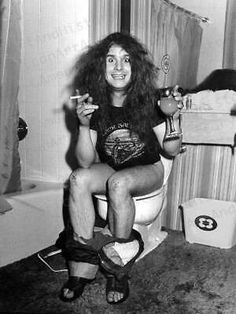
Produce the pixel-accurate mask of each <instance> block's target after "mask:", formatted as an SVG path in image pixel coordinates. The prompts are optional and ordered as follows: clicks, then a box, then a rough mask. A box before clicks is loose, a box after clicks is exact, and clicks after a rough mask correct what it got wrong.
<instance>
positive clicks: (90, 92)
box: [60, 32, 182, 304]
mask: <svg viewBox="0 0 236 314" xmlns="http://www.w3.org/2000/svg"><path fill="white" fill-rule="evenodd" d="M76 69H77V73H76V76H75V80H74V86H75V91H76V95H75V96H72V97H71V98H72V99H75V101H76V114H77V117H78V120H79V133H78V142H77V146H76V151H75V154H76V157H77V160H78V163H79V165H80V167H79V168H78V169H77V170H75V171H73V172H72V174H71V176H70V196H69V215H70V223H71V232H70V233H68V236H67V239H66V243H65V250H64V254H65V256H66V259H67V262H68V267H69V278H68V281H67V282H66V283H65V284H64V285H63V287H62V290H61V294H60V297H61V299H62V300H63V301H65V302H70V301H73V300H75V299H76V298H78V297H80V296H81V295H82V293H83V291H84V287H85V286H86V284H89V283H90V282H92V281H93V280H94V278H95V276H96V273H97V270H98V267H99V266H102V267H103V268H104V270H105V273H106V275H107V286H106V299H107V302H108V303H111V304H114V303H115V304H116V303H121V302H123V301H124V300H125V299H127V297H128V295H129V272H130V270H131V267H132V265H133V263H134V261H135V259H136V258H137V257H138V256H139V255H140V254H141V252H142V249H143V247H142V246H143V243H142V239H141V237H140V234H139V233H138V232H137V231H135V230H134V229H133V224H134V217H135V206H134V202H133V200H132V197H133V196H139V195H144V194H146V193H150V192H152V191H154V190H156V189H158V188H160V187H161V186H162V184H163V175H164V170H163V164H162V162H161V160H160V150H163V151H164V152H165V154H167V155H168V156H170V157H174V156H176V155H177V154H178V153H179V152H180V147H181V138H180V139H173V140H168V141H165V134H166V129H167V127H169V126H168V123H167V121H166V119H165V116H164V115H163V114H162V113H161V111H160V110H159V109H158V106H157V100H158V97H159V96H158V95H159V94H158V91H157V86H156V82H157V74H158V71H157V69H156V67H155V65H154V64H153V62H152V60H151V58H150V57H149V54H148V51H147V49H146V48H145V47H144V46H143V45H142V44H141V43H140V42H139V41H138V40H137V39H136V38H134V37H132V36H131V35H128V34H124V33H119V32H117V33H113V34H110V35H108V36H107V37H105V38H104V39H103V40H101V41H99V42H98V43H96V44H95V45H93V46H91V47H89V49H88V50H87V51H86V52H85V53H84V54H83V55H82V56H81V57H80V59H79V60H78V62H77V64H76ZM173 96H174V97H175V99H176V100H177V101H179V102H180V108H179V109H178V111H177V112H176V113H175V115H174V125H175V128H176V130H177V131H180V124H179V111H180V109H181V108H182V107H181V99H182V98H181V95H180V94H179V93H178V92H176V91H175V89H173ZM102 193H103V194H106V196H107V199H108V204H109V205H108V225H107V226H106V227H105V228H104V229H103V231H102V232H100V233H94V224H95V209H94V204H93V198H92V196H93V194H102ZM127 252H129V254H128V255H129V256H128V257H127V254H126V257H125V256H123V257H122V254H123V253H127Z"/></svg>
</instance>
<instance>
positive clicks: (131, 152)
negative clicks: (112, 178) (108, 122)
mask: <svg viewBox="0 0 236 314" xmlns="http://www.w3.org/2000/svg"><path fill="white" fill-rule="evenodd" d="M116 127H117V126H116ZM110 131H111V133H110V134H109V135H108V136H107V138H106V140H105V143H104V148H105V152H106V154H107V155H108V156H110V157H112V159H113V161H114V164H116V165H121V164H124V163H125V162H127V161H129V160H130V159H135V158H137V157H139V156H141V155H142V154H144V143H142V142H141V141H140V139H139V137H138V135H137V134H132V135H131V134H130V130H129V128H127V123H124V124H121V123H120V124H119V125H118V128H114V127H112V128H110Z"/></svg>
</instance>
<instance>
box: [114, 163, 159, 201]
mask: <svg viewBox="0 0 236 314" xmlns="http://www.w3.org/2000/svg"><path fill="white" fill-rule="evenodd" d="M113 176H115V177H116V179H117V180H118V181H123V182H124V184H125V186H126V188H127V190H128V191H129V192H130V193H131V195H132V196H141V195H144V194H147V193H151V192H153V191H155V190H156V189H159V188H160V187H161V186H162V184H163V178H164V167H163V164H162V162H161V161H159V162H157V163H155V164H153V165H144V166H136V167H131V168H126V169H123V170H120V171H118V172H116V173H115V174H114V175H113Z"/></svg>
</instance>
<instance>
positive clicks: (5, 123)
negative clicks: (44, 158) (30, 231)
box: [0, 0, 21, 194]
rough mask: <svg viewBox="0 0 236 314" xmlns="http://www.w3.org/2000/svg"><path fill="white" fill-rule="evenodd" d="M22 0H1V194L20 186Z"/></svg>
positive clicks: (15, 189)
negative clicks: (19, 110) (18, 95)
mask: <svg viewBox="0 0 236 314" xmlns="http://www.w3.org/2000/svg"><path fill="white" fill-rule="evenodd" d="M20 8H21V0H11V1H9V0H2V1H1V42H0V45H1V46H0V50H1V59H0V75H1V86H0V93H1V95H0V96H1V102H0V194H4V193H9V192H14V191H17V190H19V189H20V187H21V184H20V169H21V168H20V157H19V152H18V137H17V126H18V121H19V113H18V104H17V93H18V89H19V74H20V60H21V27H20V13H21V11H20Z"/></svg>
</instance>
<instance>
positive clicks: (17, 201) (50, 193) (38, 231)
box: [0, 180, 64, 267]
mask: <svg viewBox="0 0 236 314" xmlns="http://www.w3.org/2000/svg"><path fill="white" fill-rule="evenodd" d="M3 197H4V199H5V200H6V201H7V202H8V203H9V204H10V205H11V207H12V210H10V211H7V212H6V213H4V214H2V215H0V267H2V266H5V265H7V264H10V263H12V262H15V261H18V260H20V259H23V258H25V257H28V256H30V255H32V254H34V253H36V252H38V251H40V250H42V249H44V248H46V247H48V246H50V245H53V244H55V241H56V239H57V237H58V235H59V233H60V232H61V231H62V230H63V227H64V225H63V218H62V205H63V184H62V183H52V182H43V181H33V180H30V181H29V180H22V191H21V192H16V193H10V194H4V195H3Z"/></svg>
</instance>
